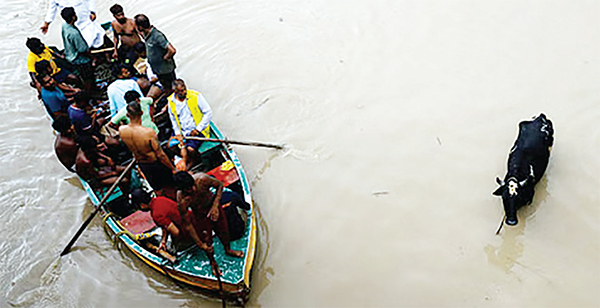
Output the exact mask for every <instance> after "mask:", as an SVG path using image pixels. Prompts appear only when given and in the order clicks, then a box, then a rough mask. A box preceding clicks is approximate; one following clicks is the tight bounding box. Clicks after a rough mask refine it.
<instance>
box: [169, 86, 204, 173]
mask: <svg viewBox="0 0 600 308" xmlns="http://www.w3.org/2000/svg"><path fill="white" fill-rule="evenodd" d="M173 89H174V92H173V94H171V96H169V98H168V101H169V102H168V110H169V118H170V119H171V124H172V126H173V136H174V138H175V139H177V141H179V146H180V148H181V157H182V158H183V161H184V162H185V164H186V167H187V169H188V170H189V169H190V167H191V166H193V165H194V164H195V163H198V162H199V157H197V155H196V153H197V151H198V148H199V147H200V145H201V144H202V141H198V140H191V139H186V137H189V136H192V137H205V138H208V137H209V136H210V121H211V120H212V109H211V108H210V105H209V104H208V102H207V101H206V99H205V98H204V96H202V94H200V93H199V92H197V91H193V90H188V89H187V87H186V85H185V82H184V81H183V80H181V79H175V81H173Z"/></svg>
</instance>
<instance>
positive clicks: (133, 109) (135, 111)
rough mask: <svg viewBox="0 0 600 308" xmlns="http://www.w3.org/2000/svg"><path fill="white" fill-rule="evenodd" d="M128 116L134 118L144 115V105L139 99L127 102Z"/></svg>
mask: <svg viewBox="0 0 600 308" xmlns="http://www.w3.org/2000/svg"><path fill="white" fill-rule="evenodd" d="M127 116H128V117H129V118H130V119H132V120H134V119H140V118H141V117H142V107H140V103H138V102H137V101H133V102H129V103H127Z"/></svg>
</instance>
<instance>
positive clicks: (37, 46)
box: [25, 37, 44, 54]
mask: <svg viewBox="0 0 600 308" xmlns="http://www.w3.org/2000/svg"><path fill="white" fill-rule="evenodd" d="M25 46H27V48H29V50H30V51H31V52H33V53H35V54H40V53H42V52H43V51H44V44H43V43H42V41H41V40H40V39H39V38H37V37H28V38H27V41H26V42H25Z"/></svg>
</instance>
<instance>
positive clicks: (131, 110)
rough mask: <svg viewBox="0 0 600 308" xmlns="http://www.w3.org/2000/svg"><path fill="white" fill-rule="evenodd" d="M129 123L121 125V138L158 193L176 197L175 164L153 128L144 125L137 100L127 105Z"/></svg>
mask: <svg viewBox="0 0 600 308" xmlns="http://www.w3.org/2000/svg"><path fill="white" fill-rule="evenodd" d="M127 116H128V117H129V124H128V125H122V126H120V127H119V135H120V136H121V140H122V141H123V143H125V145H126V146H127V147H128V148H129V150H130V151H131V152H132V153H133V157H134V158H135V159H136V160H137V162H138V165H139V166H140V168H141V169H142V172H144V176H145V177H146V179H147V180H148V182H150V186H152V188H154V190H155V191H156V192H157V194H164V195H165V196H167V197H170V198H172V199H173V200H174V199H175V189H174V188H173V173H174V172H175V171H176V169H175V166H173V163H171V161H170V160H169V157H168V156H167V155H166V154H165V152H163V150H162V148H161V147H160V144H159V142H158V137H157V136H156V133H155V132H154V130H153V129H152V128H148V127H144V126H142V109H141V107H140V104H139V103H138V102H137V101H132V102H130V103H129V104H128V105H127Z"/></svg>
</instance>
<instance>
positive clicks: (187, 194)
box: [173, 171, 244, 258]
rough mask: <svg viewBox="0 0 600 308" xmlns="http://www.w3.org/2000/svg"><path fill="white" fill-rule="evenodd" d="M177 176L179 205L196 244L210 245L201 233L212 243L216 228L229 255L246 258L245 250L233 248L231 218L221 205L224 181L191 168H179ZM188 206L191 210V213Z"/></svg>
mask: <svg viewBox="0 0 600 308" xmlns="http://www.w3.org/2000/svg"><path fill="white" fill-rule="evenodd" d="M173 179H174V181H175V186H176V187H177V205H178V207H179V213H180V214H181V216H182V217H183V225H184V228H185V229H186V230H187V231H188V232H189V233H190V235H192V239H194V241H195V242H196V244H197V245H198V246H199V247H200V248H202V247H203V245H206V244H205V243H204V242H205V241H203V240H200V236H204V237H207V239H206V241H208V242H209V245H210V244H212V237H211V235H212V231H213V230H214V231H215V233H216V234H217V235H218V236H219V238H220V239H221V243H223V247H224V248H225V253H226V254H228V255H230V256H232V257H237V258H241V257H243V256H244V252H243V251H239V250H231V246H230V244H231V239H230V235H229V226H228V224H227V217H226V216H225V213H224V212H223V208H221V206H220V203H221V196H222V194H223V183H221V181H219V180H217V179H215V178H213V177H210V176H208V175H207V174H205V173H202V172H200V173H196V174H194V175H193V176H192V175H191V174H189V173H188V172H187V171H179V172H177V173H175V175H174V176H173ZM213 191H214V192H213ZM188 209H191V212H192V214H191V215H190V213H189V212H188ZM192 216H193V218H192ZM193 220H195V222H196V228H194V226H193V224H192V221H193ZM211 246H212V245H211Z"/></svg>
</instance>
